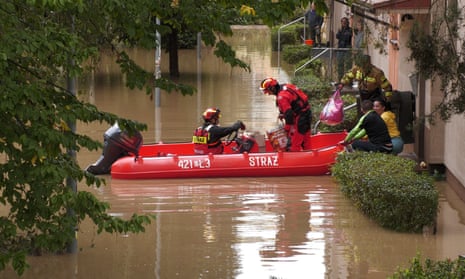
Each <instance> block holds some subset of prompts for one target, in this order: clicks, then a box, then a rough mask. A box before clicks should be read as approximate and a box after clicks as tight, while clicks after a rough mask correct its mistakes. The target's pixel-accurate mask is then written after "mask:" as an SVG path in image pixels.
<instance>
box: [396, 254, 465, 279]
mask: <svg viewBox="0 0 465 279" xmlns="http://www.w3.org/2000/svg"><path fill="white" fill-rule="evenodd" d="M388 278H391V279H418V278H422V279H463V278H465V260H464V259H460V258H458V259H456V260H450V259H447V260H444V261H433V260H430V259H426V260H425V263H424V264H421V259H420V255H417V256H416V257H415V258H413V260H412V261H411V263H410V267H409V268H406V269H400V268H399V269H398V270H397V272H396V273H394V275H393V276H392V277H388Z"/></svg>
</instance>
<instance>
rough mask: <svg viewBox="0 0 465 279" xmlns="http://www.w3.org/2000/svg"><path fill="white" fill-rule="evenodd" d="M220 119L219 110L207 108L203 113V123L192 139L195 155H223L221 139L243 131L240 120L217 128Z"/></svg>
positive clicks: (243, 126) (243, 127)
mask: <svg viewBox="0 0 465 279" xmlns="http://www.w3.org/2000/svg"><path fill="white" fill-rule="evenodd" d="M220 117H221V114H220V110H219V109H217V108H208V109H206V110H205V111H204V112H203V114H202V118H203V120H204V123H203V125H202V126H200V127H198V128H197V129H195V131H194V136H193V138H192V142H193V143H194V152H195V154H209V153H212V154H221V153H223V144H222V141H221V139H222V138H223V137H226V136H228V135H230V134H231V133H233V132H234V131H237V130H239V129H242V130H245V125H244V123H242V121H240V120H238V121H236V123H234V124H233V125H231V126H228V127H221V126H219V119H220Z"/></svg>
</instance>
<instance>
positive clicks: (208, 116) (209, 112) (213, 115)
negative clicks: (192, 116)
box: [202, 108, 221, 121]
mask: <svg viewBox="0 0 465 279" xmlns="http://www.w3.org/2000/svg"><path fill="white" fill-rule="evenodd" d="M220 112H221V111H220V110H219V109H217V108H207V109H206V110H205V111H204V112H203V114H202V117H203V119H204V120H205V121H212V120H213V119H218V118H220V117H221V115H220Z"/></svg>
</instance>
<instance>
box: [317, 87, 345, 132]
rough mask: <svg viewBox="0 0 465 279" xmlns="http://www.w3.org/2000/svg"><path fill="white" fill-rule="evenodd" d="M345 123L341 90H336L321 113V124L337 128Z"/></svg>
mask: <svg viewBox="0 0 465 279" xmlns="http://www.w3.org/2000/svg"><path fill="white" fill-rule="evenodd" d="M342 121H344V101H342V98H341V92H340V90H339V89H338V90H336V91H335V92H334V94H333V96H331V97H330V98H329V100H328V102H327V103H326V105H325V106H324V108H323V110H322V111H321V113H320V122H322V123H324V124H326V125H330V126H335V125H338V124H340V123H341V122H342Z"/></svg>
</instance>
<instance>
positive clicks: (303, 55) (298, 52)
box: [283, 45, 312, 64]
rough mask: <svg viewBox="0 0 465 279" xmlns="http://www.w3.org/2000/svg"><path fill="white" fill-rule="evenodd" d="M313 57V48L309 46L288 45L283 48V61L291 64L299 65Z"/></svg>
mask: <svg viewBox="0 0 465 279" xmlns="http://www.w3.org/2000/svg"><path fill="white" fill-rule="evenodd" d="M311 57H312V48H311V47H309V46H307V45H286V46H284V48H283V60H284V61H286V62H287V63H289V64H297V63H299V62H300V61H302V60H309V59H310V58H311Z"/></svg>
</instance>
